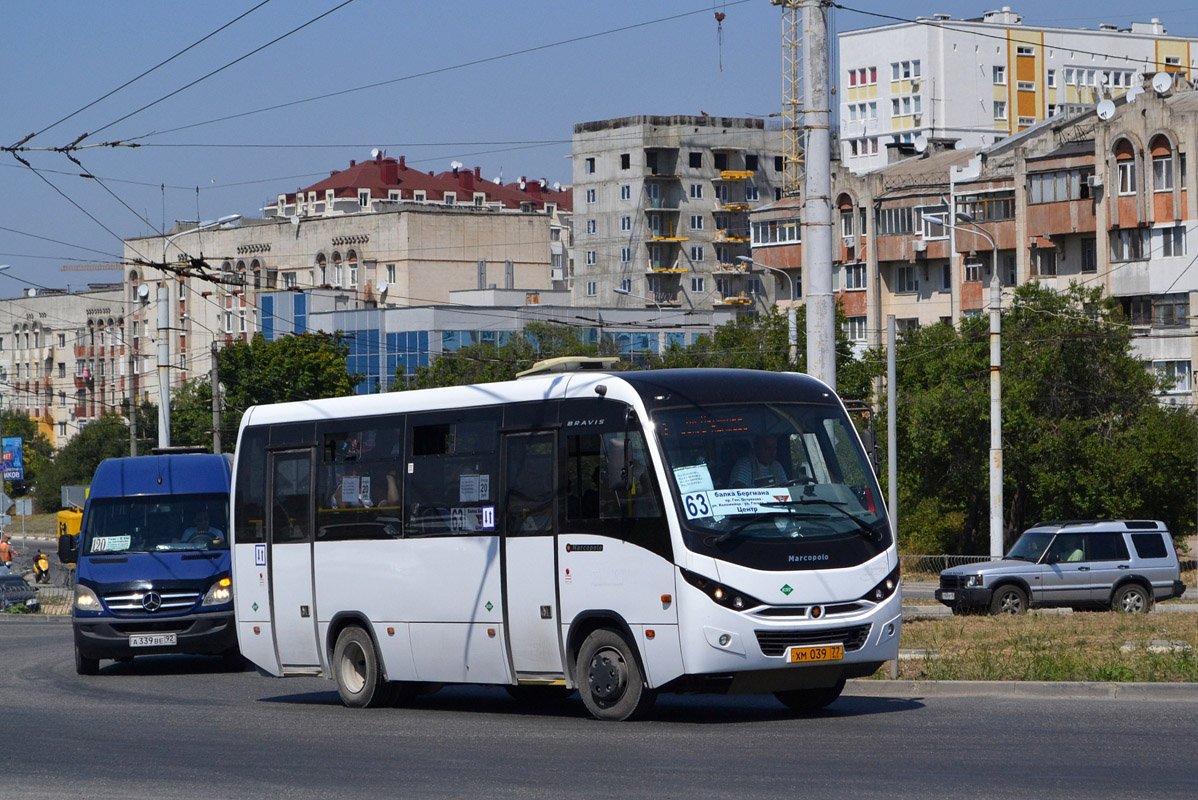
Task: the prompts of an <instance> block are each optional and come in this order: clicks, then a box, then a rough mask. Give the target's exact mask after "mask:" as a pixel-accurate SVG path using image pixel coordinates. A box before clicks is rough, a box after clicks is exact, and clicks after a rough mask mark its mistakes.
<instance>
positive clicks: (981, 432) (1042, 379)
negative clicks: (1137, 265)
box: [874, 283, 1196, 553]
mask: <svg viewBox="0 0 1198 800" xmlns="http://www.w3.org/2000/svg"><path fill="white" fill-rule="evenodd" d="M874 355H877V354H874ZM879 360H880V359H879ZM1002 362H1003V372H1002V390H1003V399H1002V414H1003V473H1004V474H1003V493H1004V534H1005V544H1006V545H1009V544H1010V543H1011V542H1012V540H1013V538H1014V536H1016V535H1017V534H1018V533H1019V532H1020V531H1022V530H1023V529H1024V528H1026V527H1027V526H1028V525H1030V524H1031V523H1034V522H1036V521H1037V520H1040V519H1091V518H1102V517H1108V518H1111V517H1114V518H1120V517H1122V518H1128V517H1141V518H1152V519H1162V520H1164V521H1165V522H1167V523H1168V524H1169V527H1170V529H1171V530H1172V531H1173V532H1174V533H1175V534H1180V533H1183V532H1186V531H1189V530H1191V529H1192V528H1193V522H1192V520H1191V519H1190V517H1191V515H1192V506H1193V484H1194V466H1193V465H1194V459H1195V453H1196V441H1195V420H1194V417H1193V415H1192V414H1191V413H1189V412H1187V411H1184V410H1178V409H1169V408H1163V407H1162V406H1161V405H1160V404H1159V403H1158V402H1157V392H1158V391H1159V390H1160V389H1161V388H1162V387H1161V385H1160V383H1159V381H1158V380H1157V378H1156V377H1155V376H1154V375H1153V374H1151V373H1150V372H1148V371H1147V370H1146V369H1145V367H1144V363H1143V362H1142V361H1141V360H1140V359H1139V358H1137V357H1136V355H1135V353H1134V351H1133V347H1132V342H1131V333H1130V328H1129V326H1128V325H1127V323H1126V320H1125V319H1123V317H1122V314H1121V313H1120V311H1119V309H1118V307H1117V306H1116V305H1115V303H1114V302H1113V301H1112V300H1110V299H1109V298H1103V297H1102V293H1101V290H1100V289H1085V288H1082V287H1079V286H1076V285H1074V286H1072V287H1070V288H1069V289H1068V290H1065V291H1062V292H1055V291H1052V290H1049V289H1046V288H1044V287H1042V286H1040V285H1039V284H1037V283H1031V284H1026V285H1024V286H1020V287H1018V288H1017V289H1016V290H1015V293H1014V299H1013V302H1012V304H1011V306H1010V307H1009V308H1008V309H1006V310H1005V311H1004V314H1003V332H1002ZM897 366H898V374H897V383H896V393H897V408H896V416H897V419H898V430H897V439H898V464H899V496H900V509H904V508H910V509H923V510H926V509H929V508H935V509H938V513H940V514H942V515H945V514H960V515H962V517H961V518H962V524H961V526H960V530H959V533H958V536H957V538H956V541H954V542H951V543H949V542H945V544H946V548H947V549H950V550H951V551H953V552H959V553H978V552H984V551H985V550H986V549H987V546H986V543H987V542H988V534H987V533H986V531H987V530H988V527H989V523H988V518H989V443H990V410H989V392H990V390H989V386H990V384H989V372H990V368H989V324H988V319H987V317H986V316H976V317H967V318H966V319H964V320H963V321H962V323H961V326H960V328H959V329H955V328H953V327H951V326H948V325H933V326H929V327H926V328H921V329H919V330H918V331H913V332H910V333H908V334H906V335H905V336H904V337H903V339H902V340H901V341H900V343H899V345H898V349H897ZM932 501H934V504H933V502H932ZM922 516H923V517H924V518H925V519H927V518H928V517H929V516H930V515H926V514H924V515H922ZM919 518H920V515H917V516H916V517H915V518H914V519H913V521H916V522H918V520H919ZM905 524H906V519H901V520H900V530H902V529H903V528H904V526H905ZM919 524H921V525H923V526H925V527H926V524H928V523H919ZM911 534H912V535H914V536H916V537H922V539H923V540H924V541H927V540H928V539H930V538H931V539H935V538H940V539H941V540H943V539H944V536H943V531H939V532H936V533H931V532H929V531H922V530H920V531H912V532H911Z"/></svg>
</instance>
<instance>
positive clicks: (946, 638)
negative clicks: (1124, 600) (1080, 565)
mask: <svg viewBox="0 0 1198 800" xmlns="http://www.w3.org/2000/svg"><path fill="white" fill-rule="evenodd" d="M1170 643H1172V644H1173V646H1172V647H1171V648H1169V649H1166V650H1163V651H1158V650H1157V649H1156V648H1155V647H1154V646H1158V645H1162V644H1170ZM902 646H903V649H904V650H906V651H910V650H915V651H926V652H927V653H928V655H927V657H925V658H907V659H902V660H900V664H899V677H900V678H901V679H903V680H969V681H1001V680H1015V681H1148V682H1161V683H1179V682H1198V615H1194V614H1185V613H1182V614H1159V613H1158V614H1149V615H1131V614H1114V613H1093V614H1087V613H1075V614H1065V615H1056V614H1038V613H1035V612H1032V613H1030V614H1028V615H1026V616H1022V617H1010V616H1000V617H990V616H963V617H948V618H943V619H934V620H910V621H904V622H903V632H902ZM887 673H888V670H886V669H883V670H882V671H880V672H879V673H878V677H886V676H887Z"/></svg>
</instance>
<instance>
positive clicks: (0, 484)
mask: <svg viewBox="0 0 1198 800" xmlns="http://www.w3.org/2000/svg"><path fill="white" fill-rule="evenodd" d="M10 266H12V265H11V264H0V272H3V271H4V270H6V269H8V268H9V267H10ZM8 307H9V309H10V311H9V315H8V316H9V322H8V324H9V325H12V312H11V309H12V303H9V304H8ZM3 421H4V394H3V392H0V494H3V493H4V425H3ZM7 511H8V509H7V508H0V515H3V514H4V513H5V512H7ZM3 531H4V521H3V520H2V519H0V532H3Z"/></svg>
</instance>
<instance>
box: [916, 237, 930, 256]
mask: <svg viewBox="0 0 1198 800" xmlns="http://www.w3.org/2000/svg"><path fill="white" fill-rule="evenodd" d="M914 247H915V252H917V253H926V252H927V251H928V243H927V242H925V241H924V240H923V239H916V240H915V243H914Z"/></svg>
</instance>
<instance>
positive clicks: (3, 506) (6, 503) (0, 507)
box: [0, 492, 12, 514]
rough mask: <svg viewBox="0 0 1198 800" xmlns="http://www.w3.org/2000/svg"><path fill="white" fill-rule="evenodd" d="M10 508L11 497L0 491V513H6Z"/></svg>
mask: <svg viewBox="0 0 1198 800" xmlns="http://www.w3.org/2000/svg"><path fill="white" fill-rule="evenodd" d="M10 508H12V498H11V497H9V496H8V495H6V494H5V493H4V492H0V514H7V513H8V509H10Z"/></svg>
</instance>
